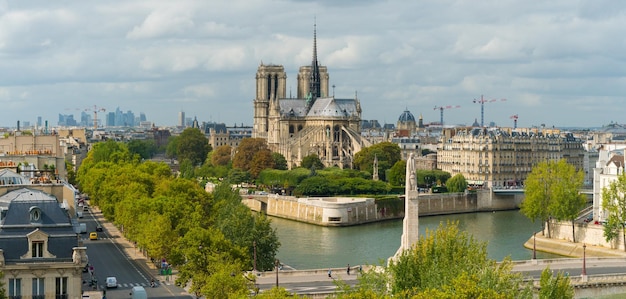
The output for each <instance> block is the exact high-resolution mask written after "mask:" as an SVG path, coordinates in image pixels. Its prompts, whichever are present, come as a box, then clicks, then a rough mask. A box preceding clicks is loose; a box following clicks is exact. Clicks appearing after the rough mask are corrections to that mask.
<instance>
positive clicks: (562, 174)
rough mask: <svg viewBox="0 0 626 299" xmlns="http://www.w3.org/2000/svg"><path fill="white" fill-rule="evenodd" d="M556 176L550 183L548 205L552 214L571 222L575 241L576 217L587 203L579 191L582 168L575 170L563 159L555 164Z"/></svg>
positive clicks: (581, 183) (581, 180) (584, 196)
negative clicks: (551, 200)
mask: <svg viewBox="0 0 626 299" xmlns="http://www.w3.org/2000/svg"><path fill="white" fill-rule="evenodd" d="M556 167H557V173H558V176H557V177H556V178H554V180H555V182H554V184H553V185H552V190H551V192H552V198H553V203H552V204H551V205H550V210H551V211H552V216H554V218H556V219H557V220H559V221H564V220H567V221H570V222H571V223H572V241H574V242H576V231H575V228H576V224H575V221H576V218H578V214H579V213H580V211H581V210H582V209H584V208H585V205H586V204H587V197H586V195H584V194H582V193H580V189H581V188H582V186H583V182H584V180H585V174H584V173H583V171H582V170H580V171H576V168H575V167H574V165H571V164H568V163H567V162H566V161H565V160H564V159H563V160H560V161H559V162H558V163H557V164H556Z"/></svg>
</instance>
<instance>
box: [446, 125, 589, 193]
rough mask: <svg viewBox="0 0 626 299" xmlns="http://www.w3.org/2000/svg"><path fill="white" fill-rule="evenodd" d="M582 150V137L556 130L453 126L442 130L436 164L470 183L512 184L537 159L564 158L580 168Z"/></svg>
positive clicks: (518, 184)
mask: <svg viewBox="0 0 626 299" xmlns="http://www.w3.org/2000/svg"><path fill="white" fill-rule="evenodd" d="M584 152H585V150H584V148H583V142H582V140H580V139H579V138H575V137H573V135H572V134H570V133H561V132H559V131H558V130H545V131H538V130H536V129H520V128H517V129H515V130H512V129H510V128H454V129H447V130H444V133H443V135H442V140H441V142H440V143H439V145H438V148H437V166H438V168H439V169H441V170H443V171H447V172H449V173H450V174H451V175H452V176H454V175H456V174H459V173H460V174H462V175H463V176H464V177H465V179H466V180H467V181H468V183H469V184H471V185H482V186H484V187H490V188H516V187H521V186H522V185H523V182H524V180H526V177H527V176H528V174H530V172H531V171H532V168H533V166H535V165H536V164H537V163H539V162H543V161H558V160H560V159H566V160H567V162H568V163H570V164H572V165H574V167H576V170H583V169H584Z"/></svg>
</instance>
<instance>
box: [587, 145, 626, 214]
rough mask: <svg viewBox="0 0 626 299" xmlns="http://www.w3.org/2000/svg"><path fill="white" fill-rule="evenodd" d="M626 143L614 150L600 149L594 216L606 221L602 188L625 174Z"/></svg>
mask: <svg viewBox="0 0 626 299" xmlns="http://www.w3.org/2000/svg"><path fill="white" fill-rule="evenodd" d="M625 152H626V145H623V144H622V145H620V146H618V147H616V148H615V149H613V150H600V151H599V153H598V161H597V162H596V168H594V170H593V217H594V219H595V220H599V221H604V220H606V218H607V216H608V215H607V213H606V211H605V209H604V207H603V204H602V190H603V189H604V188H607V187H609V185H611V183H613V182H615V181H617V179H618V178H619V176H620V175H623V174H624V163H625V161H624V153H625Z"/></svg>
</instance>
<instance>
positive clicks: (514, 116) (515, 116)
mask: <svg viewBox="0 0 626 299" xmlns="http://www.w3.org/2000/svg"><path fill="white" fill-rule="evenodd" d="M517 118H518V116H517V114H515V115H511V119H512V120H513V129H517Z"/></svg>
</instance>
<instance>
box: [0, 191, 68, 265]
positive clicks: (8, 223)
mask: <svg viewBox="0 0 626 299" xmlns="http://www.w3.org/2000/svg"><path fill="white" fill-rule="evenodd" d="M0 201H4V202H7V201H8V207H5V208H3V209H2V210H3V211H2V213H1V215H2V220H1V221H0V248H1V249H3V250H4V257H5V259H6V260H7V261H11V260H13V261H17V260H20V257H21V256H22V255H24V254H26V253H27V252H28V246H29V244H28V235H29V234H30V233H32V232H34V231H36V230H39V231H41V232H43V233H44V234H46V235H48V252H50V253H51V254H53V255H54V256H56V258H61V259H68V258H71V257H72V253H73V251H72V248H73V247H76V246H78V238H77V236H76V233H75V232H74V229H73V226H72V222H71V219H70V216H69V215H68V214H67V212H66V211H65V210H64V209H63V208H62V207H61V206H60V204H59V203H58V202H57V200H56V199H55V198H54V196H52V195H49V194H46V193H44V192H42V191H38V190H32V189H28V188H22V189H19V190H15V191H11V192H9V193H7V194H5V195H3V196H1V197H0ZM34 209H36V210H38V212H39V218H38V219H33V218H31V213H32V212H33V210H34Z"/></svg>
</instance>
